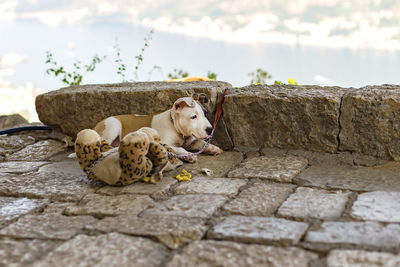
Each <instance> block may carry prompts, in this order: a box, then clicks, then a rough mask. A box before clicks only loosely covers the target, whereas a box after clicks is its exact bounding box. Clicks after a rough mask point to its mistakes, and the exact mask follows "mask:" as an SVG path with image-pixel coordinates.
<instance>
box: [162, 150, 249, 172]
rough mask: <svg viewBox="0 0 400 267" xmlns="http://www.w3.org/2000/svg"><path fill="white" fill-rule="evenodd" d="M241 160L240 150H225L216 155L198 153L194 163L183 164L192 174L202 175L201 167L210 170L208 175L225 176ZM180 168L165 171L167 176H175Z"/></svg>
mask: <svg viewBox="0 0 400 267" xmlns="http://www.w3.org/2000/svg"><path fill="white" fill-rule="evenodd" d="M242 160H243V154H242V153H240V152H231V151H225V152H223V153H221V154H219V155H218V156H210V155H200V156H199V157H198V160H197V162H196V163H186V164H184V167H183V168H184V169H185V170H187V171H188V172H190V173H192V174H193V175H201V176H204V175H205V174H204V172H202V171H201V169H202V168H207V169H210V170H211V171H212V175H210V176H209V177H225V176H226V174H227V172H228V171H229V170H230V169H232V168H233V167H235V166H237V165H238V164H239V163H240V162H241V161H242ZM180 170H181V168H179V169H178V170H176V171H172V172H170V173H167V174H166V175H167V176H172V177H175V176H176V175H177V174H178V173H180Z"/></svg>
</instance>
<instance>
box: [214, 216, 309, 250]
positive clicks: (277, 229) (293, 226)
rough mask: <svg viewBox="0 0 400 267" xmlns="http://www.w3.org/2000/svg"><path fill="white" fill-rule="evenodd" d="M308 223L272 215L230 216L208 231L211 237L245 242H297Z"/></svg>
mask: <svg viewBox="0 0 400 267" xmlns="http://www.w3.org/2000/svg"><path fill="white" fill-rule="evenodd" d="M307 228H308V224H306V223H303V222H295V221H289V220H285V219H278V218H273V217H257V216H249V217H246V216H230V217H227V218H226V219H225V220H224V221H222V222H220V223H218V224H217V225H216V226H214V228H213V229H212V230H211V231H210V232H209V238H211V239H225V240H233V241H239V242H247V243H262V244H264V243H276V244H285V245H287V244H297V243H298V242H299V240H300V239H301V237H302V236H303V234H304V233H305V231H306V230H307Z"/></svg>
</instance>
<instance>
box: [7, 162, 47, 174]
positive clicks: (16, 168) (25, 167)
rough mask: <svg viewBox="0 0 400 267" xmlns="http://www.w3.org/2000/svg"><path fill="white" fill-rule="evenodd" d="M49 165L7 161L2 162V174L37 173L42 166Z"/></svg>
mask: <svg viewBox="0 0 400 267" xmlns="http://www.w3.org/2000/svg"><path fill="white" fill-rule="evenodd" d="M46 164H48V162H46V161H37V162H29V161H25V162H24V163H21V161H7V162H0V173H25V172H33V171H37V170H38V169H39V168H40V167H41V166H43V165H46Z"/></svg>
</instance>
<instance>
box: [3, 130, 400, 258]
mask: <svg viewBox="0 0 400 267" xmlns="http://www.w3.org/2000/svg"><path fill="white" fill-rule="evenodd" d="M0 144H1V147H0V159H2V160H1V161H2V162H0V266H27V265H28V266H29V265H31V266H77V265H79V266H400V255H399V253H400V163H397V162H378V163H377V164H378V165H376V166H374V165H375V164H374V161H373V160H371V159H368V161H362V160H359V159H357V161H356V160H349V159H343V158H342V157H341V156H340V157H339V156H338V155H336V156H335V155H332V156H330V155H327V154H323V155H322V154H321V155H320V156H318V154H315V153H314V154H313V153H311V152H304V153H301V152H298V151H297V152H293V151H292V152H290V151H279V150H261V152H258V151H253V152H247V153H242V152H224V153H222V154H221V155H219V156H216V157H213V156H201V157H200V158H199V161H198V162H197V163H195V164H186V165H185V166H184V168H185V169H186V170H188V171H189V172H190V173H192V175H193V179H192V181H191V182H181V183H178V182H177V180H175V179H174V178H173V177H174V176H175V175H176V174H177V173H179V172H180V170H181V169H179V170H176V171H172V172H169V173H166V174H165V178H164V179H163V180H162V181H161V182H159V183H158V184H155V185H153V184H145V183H137V184H133V185H130V186H126V187H111V186H106V185H104V184H100V183H95V182H92V181H89V180H88V179H87V178H86V177H85V175H84V174H83V173H82V172H81V170H80V169H79V166H78V164H77V163H76V162H75V160H73V159H68V158H67V155H68V154H69V153H71V152H72V150H70V149H69V150H67V149H65V148H63V146H62V144H61V143H59V142H57V141H54V140H45V139H41V138H37V137H35V136H34V135H33V137H32V136H31V137H28V136H27V135H21V136H18V135H15V136H9V137H7V136H0ZM363 162H364V163H363ZM202 168H209V169H211V170H212V171H213V174H212V175H211V176H206V175H205V174H204V173H202V171H201V169H202Z"/></svg>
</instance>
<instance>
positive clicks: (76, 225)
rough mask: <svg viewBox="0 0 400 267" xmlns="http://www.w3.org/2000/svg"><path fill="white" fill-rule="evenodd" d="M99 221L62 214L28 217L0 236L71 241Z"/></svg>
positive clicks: (11, 226)
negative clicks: (85, 228)
mask: <svg viewBox="0 0 400 267" xmlns="http://www.w3.org/2000/svg"><path fill="white" fill-rule="evenodd" d="M96 221H97V220H96V219H95V218H93V217H90V216H63V215H60V214H51V213H49V214H38V215H26V216H24V217H22V218H20V219H19V220H18V221H17V222H14V223H12V224H10V225H8V226H7V227H5V228H3V229H2V230H0V235H2V236H8V237H16V238H34V239H61V240H66V239H70V238H71V237H73V236H74V235H76V234H77V233H78V232H79V231H80V230H81V229H83V228H84V227H85V226H86V225H89V224H92V223H95V222H96Z"/></svg>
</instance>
